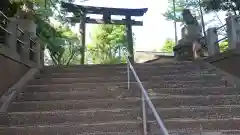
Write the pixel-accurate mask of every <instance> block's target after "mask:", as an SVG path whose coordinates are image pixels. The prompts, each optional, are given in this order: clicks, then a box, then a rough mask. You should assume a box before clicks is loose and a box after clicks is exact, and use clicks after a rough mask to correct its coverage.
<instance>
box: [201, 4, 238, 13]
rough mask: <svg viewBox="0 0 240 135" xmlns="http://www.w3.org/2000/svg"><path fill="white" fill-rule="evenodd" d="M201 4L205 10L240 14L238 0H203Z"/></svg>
mask: <svg viewBox="0 0 240 135" xmlns="http://www.w3.org/2000/svg"><path fill="white" fill-rule="evenodd" d="M202 5H203V7H204V8H205V10H206V11H228V12H231V13H233V14H235V15H240V1H239V0H203V2H202Z"/></svg>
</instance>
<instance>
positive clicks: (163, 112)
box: [0, 105, 240, 126]
mask: <svg viewBox="0 0 240 135" xmlns="http://www.w3.org/2000/svg"><path fill="white" fill-rule="evenodd" d="M239 110H240V106H239V105H236V106H231V105H226V106H214V107H208V106H189V107H175V108H157V111H158V112H159V114H160V116H161V118H162V119H164V120H168V119H173V118H174V119H176V118H182V119H184V118H191V119H226V118H233V117H240V111H239ZM6 118H7V122H6V121H4V122H0V125H2V126H7V125H8V126H10V125H11V126H14V125H22V124H24V125H28V126H30V125H38V124H58V123H67V122H78V123H89V122H90V123H94V122H111V121H122V120H124V121H125V120H126V121H129V120H141V119H142V114H141V110H140V108H131V109H125V108H116V109H86V110H66V111H43V112H10V113H8V114H7V116H6ZM148 119H149V120H152V121H153V120H155V118H154V116H153V115H152V114H150V115H149V116H148Z"/></svg>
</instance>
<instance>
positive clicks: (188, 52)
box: [173, 25, 202, 60]
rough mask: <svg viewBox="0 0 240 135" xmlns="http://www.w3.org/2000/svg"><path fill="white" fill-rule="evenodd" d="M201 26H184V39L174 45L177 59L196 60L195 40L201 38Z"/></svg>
mask: <svg viewBox="0 0 240 135" xmlns="http://www.w3.org/2000/svg"><path fill="white" fill-rule="evenodd" d="M201 37H202V35H201V27H199V26H196V25H186V26H184V27H183V28H182V39H181V40H179V41H178V44H177V46H175V47H174V49H173V50H174V53H175V57H176V59H177V60H194V56H193V42H194V41H195V40H197V39H200V38H201Z"/></svg>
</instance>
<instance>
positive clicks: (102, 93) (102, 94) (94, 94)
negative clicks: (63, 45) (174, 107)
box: [17, 88, 240, 101]
mask: <svg viewBox="0 0 240 135" xmlns="http://www.w3.org/2000/svg"><path fill="white" fill-rule="evenodd" d="M140 93H141V91H140V89H134V90H128V89H121V90H113V89H104V90H103V89H99V90H82V91H81V90H80V91H65V92H30V91H28V92H23V93H21V94H20V95H19V96H18V99H17V101H52V100H88V99H104V98H115V99H117V98H127V97H140ZM148 93H149V95H150V96H163V95H205V96H208V95H237V94H240V91H239V90H238V89H236V88H206V89H204V88H197V89H194V88H192V89H189V88H186V89H184V88H183V89H157V88H156V89H149V90H148Z"/></svg>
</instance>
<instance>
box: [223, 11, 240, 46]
mask: <svg viewBox="0 0 240 135" xmlns="http://www.w3.org/2000/svg"><path fill="white" fill-rule="evenodd" d="M239 22H240V19H239V16H235V15H233V16H229V17H227V18H226V23H227V36H228V46H229V49H236V48H239V47H240V23H239Z"/></svg>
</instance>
